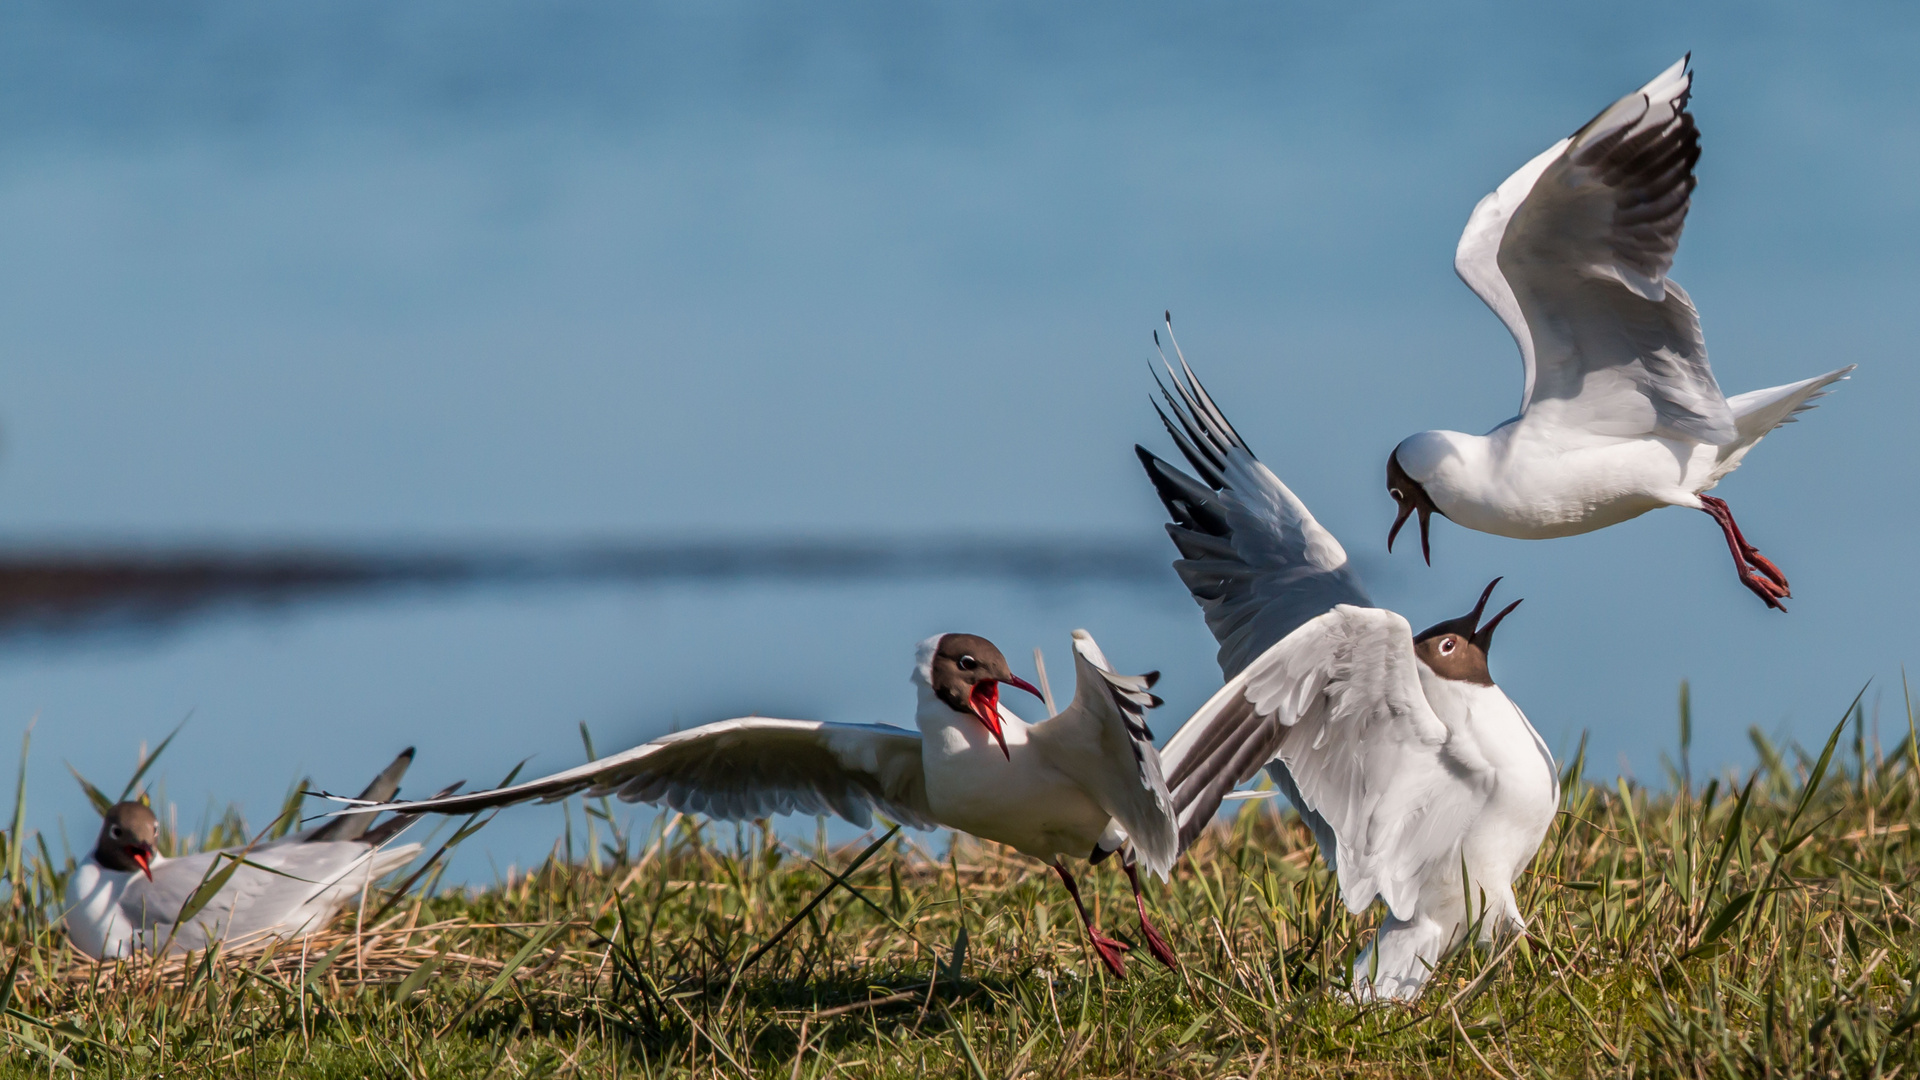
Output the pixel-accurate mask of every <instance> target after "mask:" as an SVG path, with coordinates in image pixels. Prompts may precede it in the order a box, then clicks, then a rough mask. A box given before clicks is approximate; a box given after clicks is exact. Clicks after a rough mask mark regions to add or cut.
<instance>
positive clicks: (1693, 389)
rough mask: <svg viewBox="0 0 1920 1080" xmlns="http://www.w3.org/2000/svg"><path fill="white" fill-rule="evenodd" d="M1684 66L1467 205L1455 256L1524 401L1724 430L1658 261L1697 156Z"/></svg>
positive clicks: (1698, 343) (1616, 432)
mask: <svg viewBox="0 0 1920 1080" xmlns="http://www.w3.org/2000/svg"><path fill="white" fill-rule="evenodd" d="M1692 78H1693V77H1692V74H1691V72H1689V71H1688V69H1687V60H1686V59H1685V58H1682V59H1681V60H1680V61H1679V62H1678V63H1676V64H1674V65H1673V66H1672V67H1670V68H1668V69H1667V70H1666V71H1663V72H1661V73H1660V75H1659V76H1657V77H1656V78H1655V79H1654V80H1653V81H1652V82H1650V83H1648V84H1647V85H1646V86H1644V87H1641V88H1640V89H1639V90H1637V91H1635V92H1633V93H1631V94H1628V95H1627V96H1626V97H1623V98H1621V99H1620V100H1619V101H1616V102H1614V103H1613V104H1612V105H1610V106H1608V107H1607V109H1606V110H1605V111H1603V112H1602V113H1601V114H1600V115H1599V116H1596V117H1594V118H1593V120H1591V121H1590V122H1588V123H1587V125H1586V126H1585V127H1582V128H1581V129H1580V130H1579V131H1577V132H1575V133H1574V134H1573V135H1572V136H1570V137H1568V138H1566V139H1563V140H1561V141H1560V142H1558V143H1556V144H1554V145H1553V146H1552V147H1550V148H1548V150H1547V151H1546V152H1545V153H1543V154H1541V155H1540V156H1538V157H1536V158H1534V159H1533V160H1532V161H1530V162H1528V163H1527V164H1526V165H1524V166H1522V167H1521V169H1520V170H1519V171H1518V172H1516V173H1514V174H1513V175H1512V176H1510V177H1508V178H1507V179H1506V181H1505V182H1503V183H1502V184H1501V185H1500V186H1499V188H1498V189H1496V190H1495V191H1493V192H1492V193H1491V194H1489V195H1487V197H1486V198H1484V199H1482V200H1481V201H1480V203H1479V205H1478V206H1476V207H1474V211H1473V214H1472V216H1471V217H1470V218H1469V219H1468V221H1467V227H1466V229H1465V231H1463V232H1462V233H1461V236H1460V245H1459V248H1458V250H1457V252H1456V253H1455V256H1454V267H1455V269H1456V270H1457V271H1458V272H1459V274H1460V277H1461V278H1462V279H1463V280H1465V281H1466V283H1467V284H1468V285H1469V286H1470V287H1472V289H1473V291H1474V292H1475V293H1477V294H1479V296H1480V298H1481V299H1482V300H1484V301H1486V303H1487V306H1488V307H1490V308H1492V309H1493V311H1494V313H1495V314H1497V315H1499V316H1500V319H1501V321H1503V322H1505V323H1506V324H1507V329H1508V330H1509V331H1511V332H1512V334H1513V337H1514V340H1515V342H1516V343H1517V344H1518V345H1519V346H1520V353H1521V358H1522V360H1523V362H1524V367H1525V372H1526V383H1525V389H1524V391H1523V394H1522V397H1521V411H1522V413H1527V412H1531V411H1533V410H1535V409H1538V408H1541V407H1543V406H1546V407H1552V408H1558V409H1560V410H1562V411H1561V412H1560V414H1559V415H1557V416H1556V419H1557V420H1559V421H1560V422H1561V423H1564V424H1565V425H1567V426H1570V427H1576V428H1582V429H1585V430H1589V431H1592V432H1594V433H1596V434H1601V435H1613V436H1638V435H1647V434H1656V433H1657V434H1662V435H1667V436H1671V437H1675V438H1684V439H1691V440H1695V441H1699V442H1707V443H1713V444H1715V445H1719V444H1722V443H1726V442H1730V441H1732V440H1733V438H1734V435H1735V428H1734V416H1733V411H1732V410H1731V409H1730V408H1729V407H1728V405H1727V401H1726V397H1725V395H1724V394H1722V393H1721V390H1720V385H1719V383H1718V382H1717V381H1716V380H1715V379H1714V376H1713V370H1712V368H1711V367H1710V366H1709V365H1708V363H1707V351H1706V343H1705V340H1704V338H1703V336H1702V334H1701V331H1700V318H1699V315H1698V313H1697V312H1695V310H1694V307H1693V302H1692V301H1691V300H1690V299H1688V297H1687V294H1686V293H1685V291H1683V290H1682V289H1681V288H1680V287H1679V286H1678V285H1676V284H1674V283H1673V282H1672V281H1670V280H1668V278H1667V276H1666V275H1667V271H1668V270H1669V269H1670V268H1671V267H1672V265H1673V257H1674V253H1675V252H1676V251H1677V250H1678V248H1679V245H1680V234H1681V231H1682V229H1683V228H1684V227H1685V225H1686V218H1687V210H1688V208H1689V206H1690V200H1691V196H1692V193H1693V188H1694V175H1693V167H1694V163H1695V162H1696V161H1698V160H1699V157H1700V135H1699V131H1698V129H1697V128H1695V126H1694V123H1693V115H1692V114H1691V113H1689V112H1688V111H1687V101H1688V97H1689V95H1690V94H1691V92H1692ZM1548 403H1554V404H1553V405H1549V404H1548Z"/></svg>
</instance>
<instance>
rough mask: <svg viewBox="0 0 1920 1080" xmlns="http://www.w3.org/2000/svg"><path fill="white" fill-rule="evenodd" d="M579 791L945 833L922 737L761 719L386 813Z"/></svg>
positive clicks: (700, 810)
mask: <svg viewBox="0 0 1920 1080" xmlns="http://www.w3.org/2000/svg"><path fill="white" fill-rule="evenodd" d="M575 792H586V793H587V794H588V795H590V796H600V795H618V796H619V797H620V798H621V799H622V800H624V801H626V802H645V803H655V804H660V805H665V806H670V807H672V808H673V809H675V810H680V811H683V812H685V813H690V814H706V815H708V816H710V817H717V818H725V819H730V820H735V821H742V820H752V819H755V818H763V817H771V816H773V815H775V814H838V815H839V816H840V817H843V818H845V819H846V820H848V821H851V822H853V823H854V824H855V825H859V826H861V827H862V828H865V827H866V826H868V825H870V824H872V821H873V812H874V811H878V812H879V813H881V814H884V815H886V816H887V817H889V818H892V819H893V820H895V821H898V822H900V823H902V824H905V825H912V826H915V827H916V828H922V829H931V828H935V827H937V824H938V823H937V822H935V821H934V819H933V812H932V811H931V810H930V809H928V807H927V785H926V777H925V774H924V773H923V772H922V770H921V764H920V736H919V735H917V734H915V733H913V732H910V731H903V730H901V729H900V728H896V727H888V726H886V725H883V724H829V723H824V722H821V721H818V720H776V719H773V718H771V717H759V716H753V717H745V718H742V719H738V720H722V721H719V722H718V723H713V724H706V725H703V726H701V727H697V728H693V729H692V730H690V731H681V732H676V733H674V734H672V735H667V736H664V737H662V738H659V739H655V740H654V741H652V742H650V743H646V744H644V745H641V746H636V747H634V748H633V749H631V750H628V751H625V752H624V753H619V754H614V755H612V756H610V757H604V758H600V759H599V760H597V761H590V762H588V763H586V764H585V765H581V766H579V767H578V768H573V769H568V770H567V771H565V772H560V773H555V774H553V775H552V776H545V777H541V778H540V779H538V780H529V781H527V782H526V783H523V784H514V785H512V786H510V787H503V788H494V789H492V790H489V791H476V792H473V793H471V794H467V795H454V796H451V797H448V798H436V799H422V800H420V801H418V802H404V803H393V804H390V805H386V806H381V807H378V808H377V809H381V810H397V811H404V812H406V813H409V814H419V813H434V814H466V813H472V812H473V811H476V810H485V809H488V808H491V807H496V806H507V805H509V804H512V803H517V802H525V801H527V800H529V799H539V800H541V801H543V802H552V801H554V800H557V799H562V798H565V797H566V796H568V795H572V794H574V793H575Z"/></svg>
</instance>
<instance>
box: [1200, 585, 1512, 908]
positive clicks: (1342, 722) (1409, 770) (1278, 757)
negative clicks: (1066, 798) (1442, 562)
mask: <svg viewBox="0 0 1920 1080" xmlns="http://www.w3.org/2000/svg"><path fill="white" fill-rule="evenodd" d="M1418 664H1419V660H1418V658H1416V657H1415V655H1414V651H1413V632H1412V629H1411V628H1410V627H1408V625H1407V621H1406V620H1405V619H1403V618H1401V617H1400V616H1399V615H1397V614H1395V613H1393V612H1391V611H1385V610H1383V609H1380V608H1357V607H1349V606H1346V605H1342V606H1340V607H1337V608H1335V609H1334V610H1332V611H1330V612H1327V613H1326V614H1324V615H1322V616H1320V617H1319V618H1316V619H1314V620H1313V621H1311V622H1309V623H1308V624H1306V625H1305V626H1302V627H1301V628H1300V629H1299V630H1296V631H1295V632H1294V633H1292V634H1290V635H1288V637H1287V638H1286V639H1285V640H1283V641H1282V642H1280V643H1279V644H1278V645H1275V646H1274V647H1273V648H1272V649H1270V650H1268V652H1267V653H1265V654H1263V655H1262V656H1261V657H1260V658H1259V659H1258V660H1257V661H1255V662H1254V663H1253V664H1251V665H1249V666H1248V667H1247V669H1246V670H1245V671H1243V672H1241V674H1240V675H1238V676H1236V677H1235V678H1234V679H1232V680H1230V681H1229V682H1228V683H1227V685H1226V686H1224V687H1222V688H1221V689H1220V692H1219V693H1217V694H1215V695H1214V696H1213V698H1212V699H1211V700H1209V701H1208V702H1207V704H1206V705H1204V706H1202V707H1201V709H1200V711H1199V712H1198V713H1196V714H1195V715H1194V717H1193V719H1191V720H1189V721H1188V723H1187V724H1186V726H1185V727H1183V728H1182V729H1181V732H1180V734H1179V735H1177V736H1175V739H1174V740H1173V741H1170V742H1169V743H1168V745H1167V748H1166V749H1165V750H1164V751H1162V759H1163V761H1165V762H1166V765H1167V771H1168V780H1169V787H1170V788H1171V790H1172V792H1173V795H1174V801H1175V805H1177V806H1179V807H1181V811H1182V813H1181V826H1182V828H1181V835H1182V839H1183V841H1187V840H1190V839H1191V836H1192V835H1197V834H1198V832H1199V830H1200V829H1201V828H1204V827H1205V825H1206V823H1207V821H1208V820H1210V819H1211V818H1212V816H1213V812H1214V810H1215V809H1217V808H1218V806H1219V800H1220V796H1221V795H1223V794H1225V792H1226V791H1228V790H1230V789H1231V788H1233V787H1235V786H1237V785H1239V784H1241V783H1244V782H1245V781H1246V780H1247V779H1250V778H1251V777H1252V776H1253V774H1254V773H1255V772H1256V771H1257V770H1258V769H1259V768H1260V767H1261V766H1263V765H1267V766H1269V767H1270V768H1272V769H1273V772H1274V774H1275V779H1276V780H1277V781H1279V782H1280V786H1281V788H1282V789H1283V790H1284V791H1285V792H1286V794H1287V797H1288V799H1289V800H1291V801H1292V802H1293V803H1294V805H1295V806H1296V808H1298V809H1299V811H1300V813H1301V816H1302V817H1303V818H1304V819H1306V820H1307V822H1308V824H1309V825H1310V826H1311V827H1312V828H1313V831H1314V834H1315V838H1316V839H1317V840H1318V841H1319V842H1320V844H1321V847H1322V850H1323V851H1324V852H1325V853H1326V855H1327V861H1328V862H1329V863H1330V864H1332V865H1333V867H1334V868H1335V870H1336V871H1337V873H1338V875H1339V879H1340V891H1341V895H1342V896H1343V897H1344V898H1345V900H1346V902H1347V906H1348V907H1349V908H1351V909H1352V910H1354V911H1356V912H1357V911H1361V910H1363V909H1364V908H1365V907H1366V906H1367V905H1368V904H1370V903H1372V902H1373V900H1374V898H1375V897H1376V896H1377V897H1379V898H1381V899H1384V900H1385V901H1386V902H1387V905H1388V906H1389V907H1390V908H1392V909H1393V911H1394V913H1395V914H1396V915H1400V916H1402V917H1406V916H1408V915H1410V914H1411V912H1412V908H1413V904H1414V902H1415V900H1416V899H1417V897H1418V893H1419V887H1420V885H1421V884H1422V883H1423V882H1424V881H1425V879H1426V877H1427V876H1428V875H1429V874H1432V873H1444V872H1445V871H1446V870H1447V869H1448V868H1450V867H1451V866H1452V865H1454V864H1455V863H1457V862H1458V859H1459V849H1460V840H1461V837H1462V836H1463V835H1464V832H1465V829H1466V827H1467V825H1468V824H1470V823H1471V822H1472V820H1473V818H1474V817H1475V816H1476V815H1477V814H1478V813H1479V811H1480V809H1481V808H1482V807H1483V806H1484V805H1485V803H1486V799H1487V796H1488V795H1489V794H1490V793H1491V791H1492V788H1493V782H1494V778H1493V772H1492V769H1491V768H1490V767H1489V766H1488V764H1487V762H1486V760H1485V758H1484V756H1482V755H1481V754H1480V753H1479V749H1478V747H1477V746H1474V745H1473V744H1472V743H1471V736H1469V735H1467V734H1466V733H1464V732H1455V731H1452V730H1451V729H1449V727H1448V726H1447V724H1446V723H1445V722H1444V721H1443V720H1442V719H1441V718H1440V717H1439V716H1437V715H1435V713H1434V711H1433V709H1432V707H1431V706H1430V705H1429V704H1428V703H1427V699H1426V694H1425V692H1424V691H1423V690H1422V689H1421V686H1420V676H1419V671H1418Z"/></svg>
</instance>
